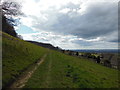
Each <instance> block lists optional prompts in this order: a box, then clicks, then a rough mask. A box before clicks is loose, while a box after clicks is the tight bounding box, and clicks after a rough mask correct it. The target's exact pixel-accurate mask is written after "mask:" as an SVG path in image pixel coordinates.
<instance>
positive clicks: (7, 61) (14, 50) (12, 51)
mask: <svg viewBox="0 0 120 90" xmlns="http://www.w3.org/2000/svg"><path fill="white" fill-rule="evenodd" d="M2 37H3V38H2V39H3V42H2V46H3V48H2V49H3V50H2V53H3V55H2V69H3V72H2V74H3V77H2V78H3V87H5V85H7V84H9V83H10V82H12V81H13V80H15V79H16V77H17V76H19V75H20V74H21V73H22V72H23V71H24V70H25V69H26V68H27V67H28V66H29V65H31V64H33V63H34V62H36V61H37V60H39V59H40V58H41V57H42V56H43V55H44V54H45V53H46V52H47V49H45V48H42V47H39V46H37V45H34V44H31V43H28V42H25V41H23V40H20V39H17V38H14V37H12V36H10V35H8V34H6V33H3V36H2Z"/></svg>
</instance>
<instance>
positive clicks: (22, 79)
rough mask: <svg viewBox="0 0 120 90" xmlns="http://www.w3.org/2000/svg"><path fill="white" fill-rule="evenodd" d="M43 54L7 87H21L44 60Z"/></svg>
mask: <svg viewBox="0 0 120 90" xmlns="http://www.w3.org/2000/svg"><path fill="white" fill-rule="evenodd" d="M46 56H47V54H45V55H44V56H43V57H42V58H41V59H40V60H39V61H38V62H37V63H36V64H35V65H34V67H32V68H30V70H29V69H28V70H26V71H25V73H24V74H23V75H21V76H20V77H19V78H18V79H17V80H16V81H15V82H14V83H13V84H12V85H11V86H10V87H9V88H23V87H24V86H25V84H26V82H27V81H28V80H29V78H30V77H31V76H32V74H33V73H34V72H35V70H36V69H37V68H38V66H39V65H40V64H41V63H42V62H43V61H44V60H45V57H46Z"/></svg>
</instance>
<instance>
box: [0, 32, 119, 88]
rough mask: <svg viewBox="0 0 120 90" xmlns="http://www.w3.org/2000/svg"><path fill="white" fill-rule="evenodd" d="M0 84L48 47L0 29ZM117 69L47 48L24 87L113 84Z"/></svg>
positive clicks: (116, 81) (9, 79) (17, 74)
mask: <svg viewBox="0 0 120 90" xmlns="http://www.w3.org/2000/svg"><path fill="white" fill-rule="evenodd" d="M2 45H3V61H2V63H3V64H2V66H3V87H5V86H6V85H7V84H9V83H10V82H11V81H13V80H15V79H16V78H17V76H19V75H20V74H22V73H23V71H24V70H25V69H26V68H27V67H29V66H30V65H31V64H33V63H35V62H36V61H37V60H38V59H40V58H41V57H42V56H43V55H44V54H46V53H48V49H45V48H42V47H40V46H36V45H33V44H31V43H28V42H25V41H23V40H20V39H17V38H14V37H12V36H10V35H8V34H5V33H3V42H2ZM119 84H120V82H119V81H118V71H117V70H114V69H110V68H107V67H104V66H101V65H99V64H96V63H94V62H92V61H89V60H87V59H83V58H81V59H80V58H77V57H73V56H68V55H65V54H63V53H60V52H57V51H52V50H49V54H48V56H47V57H46V58H45V60H44V62H43V63H42V64H41V65H40V66H39V67H38V69H37V70H36V71H35V73H34V74H33V75H32V77H31V78H30V79H29V80H28V82H27V83H26V86H25V88H64V87H65V88H66V87H69V88H112V87H113V88H116V87H118V85H119Z"/></svg>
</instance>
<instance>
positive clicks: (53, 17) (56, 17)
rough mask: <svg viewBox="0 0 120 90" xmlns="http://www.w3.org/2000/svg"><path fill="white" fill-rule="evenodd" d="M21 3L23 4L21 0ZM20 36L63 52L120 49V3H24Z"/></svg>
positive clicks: (56, 0) (35, 0)
mask: <svg viewBox="0 0 120 90" xmlns="http://www.w3.org/2000/svg"><path fill="white" fill-rule="evenodd" d="M20 1H21V0H20ZM21 5H22V12H23V13H24V14H25V16H24V17H21V20H20V22H21V24H20V25H19V26H18V27H17V29H16V30H17V32H18V33H19V34H20V35H22V36H23V39H24V40H32V41H38V42H43V43H51V44H52V45H54V46H59V47H61V48H63V49H115V48H117V47H118V0H23V1H22V4H21Z"/></svg>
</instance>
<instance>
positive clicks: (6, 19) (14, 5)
mask: <svg viewBox="0 0 120 90" xmlns="http://www.w3.org/2000/svg"><path fill="white" fill-rule="evenodd" d="M0 7H1V12H2V30H3V31H4V32H6V33H8V34H10V35H12V36H15V37H17V33H16V32H15V30H14V26H17V25H18V23H19V17H18V16H20V15H23V13H22V12H21V5H20V4H19V3H18V2H17V0H4V1H3V2H2V3H1V4H0ZM15 17H17V18H15Z"/></svg>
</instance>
